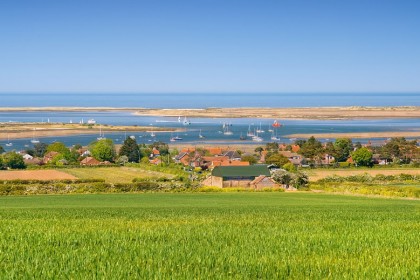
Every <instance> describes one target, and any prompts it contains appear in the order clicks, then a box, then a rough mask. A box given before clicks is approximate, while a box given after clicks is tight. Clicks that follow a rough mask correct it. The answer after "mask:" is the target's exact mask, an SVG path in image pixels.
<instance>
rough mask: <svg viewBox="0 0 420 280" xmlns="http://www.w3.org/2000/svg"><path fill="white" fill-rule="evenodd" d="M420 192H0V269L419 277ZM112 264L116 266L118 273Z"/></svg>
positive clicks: (20, 274) (21, 273)
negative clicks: (418, 196)
mask: <svg viewBox="0 0 420 280" xmlns="http://www.w3.org/2000/svg"><path fill="white" fill-rule="evenodd" d="M419 231H420V203H419V202H418V201H406V200H392V199H370V198H361V197H347V196H334V195H322V194H307V193H252V194H247V193H224V194H142V195H70V196H29V197H0V232H1V235H2V238H1V239H0V252H1V254H0V278H8V277H11V278H27V277H31V278H32V277H36V278H43V279H45V278H64V277H66V278H78V279H80V278H102V277H105V278H124V279H125V278H142V279H150V278H154V277H159V278H170V277H172V278H178V279H180V278H181V279H192V278H208V277H211V278H252V279H254V278H270V279H277V278H282V277H286V276H287V277H291V278H299V279H301V278H333V279H336V278H344V277H348V278H411V279H413V278H418V277H419V276H420V263H419V261H418V260H419V258H420V237H419V234H418V233H419ZM111 276H112V277H111Z"/></svg>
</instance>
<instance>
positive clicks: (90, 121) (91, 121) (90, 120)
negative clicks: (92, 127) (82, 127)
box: [87, 119, 96, 124]
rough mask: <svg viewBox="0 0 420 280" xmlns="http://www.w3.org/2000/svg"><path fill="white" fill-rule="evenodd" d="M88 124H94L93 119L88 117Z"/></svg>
mask: <svg viewBox="0 0 420 280" xmlns="http://www.w3.org/2000/svg"><path fill="white" fill-rule="evenodd" d="M87 123H88V124H96V121H95V120H94V119H89V120H88V121H87Z"/></svg>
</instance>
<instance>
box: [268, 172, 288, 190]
mask: <svg viewBox="0 0 420 280" xmlns="http://www.w3.org/2000/svg"><path fill="white" fill-rule="evenodd" d="M271 178H272V179H273V180H274V181H276V182H277V183H279V184H282V185H285V186H286V189H288V188H289V185H290V183H291V182H292V180H293V176H292V174H291V173H290V172H287V171H286V170H283V169H278V170H275V171H273V173H272V174H271Z"/></svg>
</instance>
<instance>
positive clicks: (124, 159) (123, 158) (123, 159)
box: [117, 156, 128, 165]
mask: <svg viewBox="0 0 420 280" xmlns="http://www.w3.org/2000/svg"><path fill="white" fill-rule="evenodd" d="M117 162H118V163H119V164H121V165H124V164H126V163H127V162H128V157H127V156H120V157H119V158H118V160H117Z"/></svg>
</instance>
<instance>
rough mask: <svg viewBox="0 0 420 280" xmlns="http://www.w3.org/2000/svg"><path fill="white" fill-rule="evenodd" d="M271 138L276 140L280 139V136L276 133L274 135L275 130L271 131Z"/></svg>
mask: <svg viewBox="0 0 420 280" xmlns="http://www.w3.org/2000/svg"><path fill="white" fill-rule="evenodd" d="M271 140H274V141H280V137H278V136H277V134H276V135H274V131H273V132H272V133H271Z"/></svg>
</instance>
